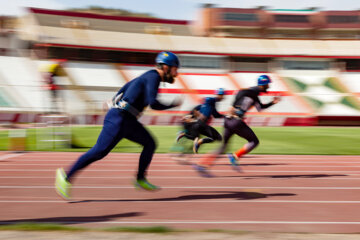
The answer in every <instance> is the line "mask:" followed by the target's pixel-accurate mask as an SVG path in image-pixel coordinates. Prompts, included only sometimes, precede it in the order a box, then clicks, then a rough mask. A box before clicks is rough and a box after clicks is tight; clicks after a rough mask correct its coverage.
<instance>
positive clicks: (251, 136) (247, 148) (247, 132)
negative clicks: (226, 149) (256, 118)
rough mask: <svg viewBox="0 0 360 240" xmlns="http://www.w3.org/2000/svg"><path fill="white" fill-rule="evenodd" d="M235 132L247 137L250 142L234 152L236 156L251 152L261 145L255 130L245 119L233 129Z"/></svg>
mask: <svg viewBox="0 0 360 240" xmlns="http://www.w3.org/2000/svg"><path fill="white" fill-rule="evenodd" d="M233 131H234V133H235V134H236V135H238V136H240V137H242V138H245V139H246V140H247V141H248V143H246V144H244V145H243V146H242V147H241V148H240V149H239V150H237V151H235V152H234V153H233V154H234V156H235V157H236V158H240V157H241V156H242V155H244V154H246V153H249V152H251V151H252V150H253V149H254V148H256V147H257V146H258V145H259V139H258V137H257V136H256V134H255V133H254V131H253V130H252V129H251V128H250V127H249V126H248V125H247V124H246V123H245V122H243V121H241V123H240V126H239V127H236V128H234V129H233Z"/></svg>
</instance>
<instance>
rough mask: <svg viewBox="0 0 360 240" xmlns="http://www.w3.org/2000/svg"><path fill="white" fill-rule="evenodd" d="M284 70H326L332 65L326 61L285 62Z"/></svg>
mask: <svg viewBox="0 0 360 240" xmlns="http://www.w3.org/2000/svg"><path fill="white" fill-rule="evenodd" d="M283 68H284V69H288V70H326V69H329V68H330V63H329V62H325V61H284V62H283Z"/></svg>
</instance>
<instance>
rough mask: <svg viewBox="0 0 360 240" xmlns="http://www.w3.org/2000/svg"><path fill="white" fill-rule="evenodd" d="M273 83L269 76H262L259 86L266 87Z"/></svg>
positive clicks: (259, 78) (259, 79)
mask: <svg viewBox="0 0 360 240" xmlns="http://www.w3.org/2000/svg"><path fill="white" fill-rule="evenodd" d="M269 83H271V79H270V77H269V76H268V75H261V76H259V77H258V84H257V85H258V86H264V85H267V84H269Z"/></svg>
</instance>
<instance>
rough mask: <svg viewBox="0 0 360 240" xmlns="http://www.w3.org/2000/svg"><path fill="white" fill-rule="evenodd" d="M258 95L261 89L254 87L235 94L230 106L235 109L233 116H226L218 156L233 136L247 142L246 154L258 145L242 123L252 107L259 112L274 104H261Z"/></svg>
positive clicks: (247, 127)
mask: <svg viewBox="0 0 360 240" xmlns="http://www.w3.org/2000/svg"><path fill="white" fill-rule="evenodd" d="M260 93H261V89H260V88H259V87H258V86H256V87H251V88H249V89H244V90H241V91H239V92H238V93H237V94H236V97H235V101H234V103H233V105H232V106H233V108H234V109H235V114H232V115H228V116H227V117H226V118H225V121H224V128H225V130H224V135H223V137H224V141H223V144H222V146H221V148H220V149H219V154H221V153H223V152H224V151H225V149H226V146H227V144H228V142H229V139H230V137H231V136H232V135H233V134H236V135H238V136H240V137H242V138H245V139H246V140H247V141H248V145H247V152H250V151H251V150H252V149H254V148H255V147H256V146H257V145H258V144H259V139H258V138H257V136H256V135H255V133H254V132H253V130H252V129H251V128H250V127H249V126H248V125H247V124H246V123H245V122H244V121H243V119H244V115H245V113H246V112H247V111H248V110H249V109H250V108H251V107H252V106H255V107H256V109H257V110H258V111H260V110H262V109H266V108H268V107H270V106H272V105H274V103H272V102H270V103H267V104H262V103H261V102H260V99H259V95H260Z"/></svg>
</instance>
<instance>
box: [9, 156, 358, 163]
mask: <svg viewBox="0 0 360 240" xmlns="http://www.w3.org/2000/svg"><path fill="white" fill-rule="evenodd" d="M51 158H52V159H49V160H43V159H16V160H14V162H29V161H31V162H75V161H76V159H73V160H63V159H58V160H56V159H54V157H51ZM138 160H139V159H138V158H136V159H103V160H102V161H101V162H106V163H109V162H137V161H138ZM296 160H297V161H293V160H291V161H289V160H288V159H284V160H276V159H273V160H269V159H253V160H251V159H242V160H241V162H243V163H249V164H250V163H339V164H342V163H360V156H359V160H354V161H350V159H347V160H346V161H343V160H341V159H334V160H333V161H328V160H329V159H327V160H318V161H314V160H310V161H309V160H307V159H304V160H299V159H296ZM189 161H196V159H191V160H189ZM152 162H157V163H158V162H161V163H169V162H172V163H176V160H169V159H167V160H159V159H156V158H153V160H152ZM216 162H217V163H223V162H229V161H227V159H225V158H221V159H218V161H216Z"/></svg>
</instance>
